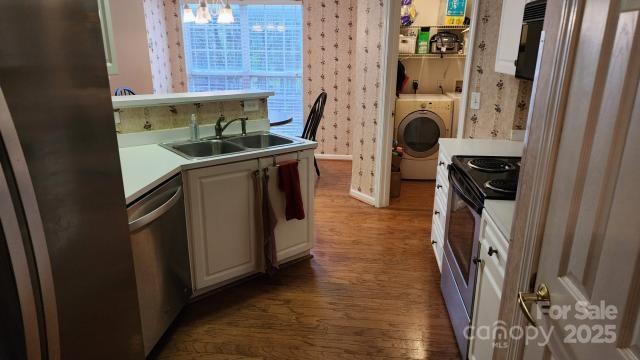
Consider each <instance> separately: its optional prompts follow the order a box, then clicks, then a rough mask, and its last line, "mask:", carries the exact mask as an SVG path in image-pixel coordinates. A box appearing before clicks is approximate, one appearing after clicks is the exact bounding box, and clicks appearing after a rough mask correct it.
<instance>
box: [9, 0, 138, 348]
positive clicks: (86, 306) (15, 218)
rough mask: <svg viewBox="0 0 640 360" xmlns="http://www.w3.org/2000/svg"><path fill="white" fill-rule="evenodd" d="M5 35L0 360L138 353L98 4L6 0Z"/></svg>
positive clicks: (135, 306)
mask: <svg viewBox="0 0 640 360" xmlns="http://www.w3.org/2000/svg"><path fill="white" fill-rule="evenodd" d="M0 43H2V46H0V222H1V224H2V227H1V228H0V271H1V273H0V319H2V320H1V321H0V339H2V340H0V358H1V359H142V358H144V351H143V345H142V332H141V325H140V314H139V310H138V298H137V291H136V280H135V275H134V265H133V256H132V251H131V245H130V242H129V229H128V226H127V213H126V205H125V199H124V191H123V185H122V175H121V171H120V161H119V158H118V145H117V141H116V135H115V128H114V122H113V109H112V105H111V98H110V91H109V81H108V77H107V70H106V65H105V57H104V50H103V45H102V44H103V42H102V37H101V30H100V20H99V17H98V4H97V2H96V1H95V0H75V1H51V0H32V1H3V2H0ZM5 319H8V320H7V321H5ZM6 340H9V341H6Z"/></svg>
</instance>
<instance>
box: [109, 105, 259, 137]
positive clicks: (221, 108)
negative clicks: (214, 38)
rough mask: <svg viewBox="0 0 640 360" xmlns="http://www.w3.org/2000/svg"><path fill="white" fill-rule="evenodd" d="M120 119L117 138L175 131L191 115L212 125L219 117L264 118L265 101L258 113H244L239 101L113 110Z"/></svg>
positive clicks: (229, 118) (184, 125)
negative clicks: (119, 135)
mask: <svg viewBox="0 0 640 360" xmlns="http://www.w3.org/2000/svg"><path fill="white" fill-rule="evenodd" d="M114 112H118V114H119V117H120V123H117V124H116V131H117V132H118V133H120V134H127V133H135V132H142V131H150V130H165V129H175V128H181V127H187V126H189V122H190V119H191V114H196V115H197V116H198V123H199V124H201V125H204V124H213V123H215V122H216V121H217V120H218V117H219V116H220V115H221V114H224V116H225V117H226V118H227V120H231V119H235V118H238V117H240V116H246V117H248V118H249V120H261V119H265V118H266V117H267V101H266V99H262V100H260V101H259V107H258V111H251V112H245V111H244V108H243V104H242V101H213V102H202V103H200V104H180V105H172V106H149V107H133V108H124V109H115V110H114Z"/></svg>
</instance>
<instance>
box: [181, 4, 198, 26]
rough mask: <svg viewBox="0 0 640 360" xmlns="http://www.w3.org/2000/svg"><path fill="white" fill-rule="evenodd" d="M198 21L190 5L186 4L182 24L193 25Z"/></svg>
mask: <svg viewBox="0 0 640 360" xmlns="http://www.w3.org/2000/svg"><path fill="white" fill-rule="evenodd" d="M195 21H196V16H195V15H193V10H191V8H190V7H189V5H187V4H184V9H183V10H182V22H183V23H192V22H195Z"/></svg>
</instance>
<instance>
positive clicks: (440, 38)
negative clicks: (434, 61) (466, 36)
mask: <svg viewBox="0 0 640 360" xmlns="http://www.w3.org/2000/svg"><path fill="white" fill-rule="evenodd" d="M458 51H460V39H459V38H458V35H456V34H454V33H452V32H448V31H441V32H439V33H437V34H435V35H433V36H432V37H431V53H432V54H457V53H458Z"/></svg>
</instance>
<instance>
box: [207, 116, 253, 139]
mask: <svg viewBox="0 0 640 360" xmlns="http://www.w3.org/2000/svg"><path fill="white" fill-rule="evenodd" d="M248 119H249V118H247V117H246V116H242V117H239V118H237V119H233V120H229V121H227V123H226V124H224V126H222V122H224V120H225V118H224V115H220V117H219V118H218V121H216V126H215V130H216V139H222V133H223V132H224V131H225V130H226V129H227V127H229V125H231V124H232V123H234V122H236V121H240V126H241V127H242V136H245V135H247V120H248Z"/></svg>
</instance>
